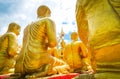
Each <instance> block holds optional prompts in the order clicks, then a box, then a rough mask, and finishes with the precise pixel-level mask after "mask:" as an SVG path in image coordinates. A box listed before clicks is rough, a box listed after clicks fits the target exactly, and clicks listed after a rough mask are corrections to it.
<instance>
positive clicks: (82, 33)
mask: <svg viewBox="0 0 120 79" xmlns="http://www.w3.org/2000/svg"><path fill="white" fill-rule="evenodd" d="M76 22H77V27H78V33H79V37H80V38H81V40H82V41H83V43H84V44H85V45H86V47H87V48H90V50H91V51H92V52H91V53H92V55H93V57H94V59H95V65H94V67H95V70H96V74H97V75H99V76H97V78H96V79H119V78H120V75H119V74H120V0H77V2H76Z"/></svg>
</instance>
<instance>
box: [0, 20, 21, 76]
mask: <svg viewBox="0 0 120 79" xmlns="http://www.w3.org/2000/svg"><path fill="white" fill-rule="evenodd" d="M19 33H20V25H18V24H17V23H15V22H12V23H10V24H9V26H8V30H7V32H6V33H5V34H3V35H2V36H1V37H0V75H3V74H9V73H13V72H14V69H13V68H14V65H15V57H16V55H17V54H18V52H19V46H18V41H17V36H18V35H19ZM11 70H12V71H11Z"/></svg>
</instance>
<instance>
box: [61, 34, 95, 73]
mask: <svg viewBox="0 0 120 79" xmlns="http://www.w3.org/2000/svg"><path fill="white" fill-rule="evenodd" d="M88 56H89V55H88V50H87V48H86V46H85V45H84V43H82V42H81V41H79V40H78V34H77V32H72V33H71V42H70V43H68V44H66V46H65V51H64V53H63V60H64V61H65V62H67V63H68V64H69V66H70V69H71V72H78V73H82V70H83V69H82V68H83V66H86V69H85V70H86V71H87V72H88V74H92V73H93V72H94V71H93V69H92V66H91V61H90V59H89V57H88Z"/></svg>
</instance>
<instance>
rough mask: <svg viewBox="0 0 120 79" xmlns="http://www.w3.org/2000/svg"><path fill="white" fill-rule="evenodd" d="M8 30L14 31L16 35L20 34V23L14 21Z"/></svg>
mask: <svg viewBox="0 0 120 79" xmlns="http://www.w3.org/2000/svg"><path fill="white" fill-rule="evenodd" d="M7 32H14V33H15V34H16V35H19V32H20V25H18V24H17V23H15V22H12V23H10V24H9V26H8V31H7Z"/></svg>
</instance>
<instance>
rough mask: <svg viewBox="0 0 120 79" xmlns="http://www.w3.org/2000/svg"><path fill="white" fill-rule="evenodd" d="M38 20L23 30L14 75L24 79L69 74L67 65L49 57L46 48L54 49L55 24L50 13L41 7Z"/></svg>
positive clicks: (55, 42) (46, 8)
mask: <svg viewBox="0 0 120 79" xmlns="http://www.w3.org/2000/svg"><path fill="white" fill-rule="evenodd" d="M37 15H38V18H39V20H38V21H35V22H33V23H31V24H29V25H28V26H27V27H26V28H25V29H24V37H23V45H22V48H21V52H20V54H19V56H18V58H17V61H16V64H15V73H16V74H20V75H21V77H23V78H24V77H25V78H28V79H29V78H36V77H41V76H47V75H52V74H66V73H69V65H67V63H65V62H63V61H62V60H59V59H58V58H56V57H53V56H51V55H50V54H49V53H48V48H53V47H56V45H57V39H56V30H55V23H54V22H53V20H52V19H50V15H51V11H50V9H49V8H48V7H47V6H45V5H41V6H40V7H39V8H38V10H37Z"/></svg>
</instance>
